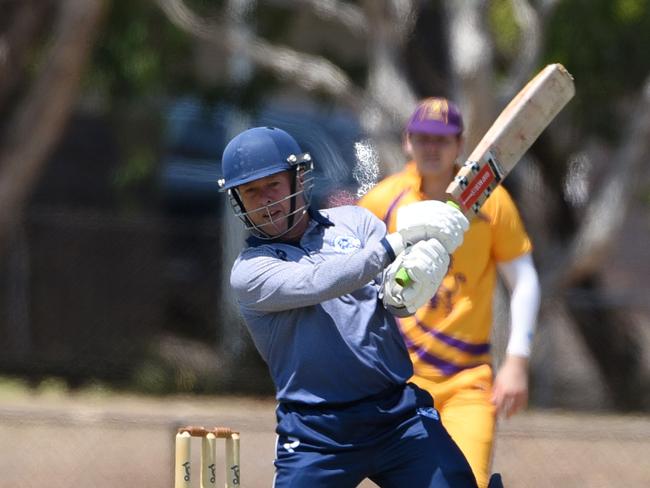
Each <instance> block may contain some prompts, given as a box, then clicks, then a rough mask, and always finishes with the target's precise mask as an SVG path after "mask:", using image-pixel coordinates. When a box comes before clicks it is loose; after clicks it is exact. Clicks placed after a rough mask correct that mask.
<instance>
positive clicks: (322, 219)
mask: <svg viewBox="0 0 650 488" xmlns="http://www.w3.org/2000/svg"><path fill="white" fill-rule="evenodd" d="M307 215H309V217H310V218H311V219H312V220H314V221H315V222H316V223H318V224H320V225H324V226H325V227H331V226H332V225H334V222H332V221H331V220H330V219H328V218H327V217H326V216H325V215H324V214H323V213H322V212H321V211H320V210H315V209H313V208H311V207H309V208H308V209H307ZM275 242H282V241H275V240H269V239H260V238H259V237H256V236H253V235H252V236H249V237H248V239H246V244H248V247H257V246H261V245H263V244H272V243H275ZM283 244H292V243H291V242H284V243H283Z"/></svg>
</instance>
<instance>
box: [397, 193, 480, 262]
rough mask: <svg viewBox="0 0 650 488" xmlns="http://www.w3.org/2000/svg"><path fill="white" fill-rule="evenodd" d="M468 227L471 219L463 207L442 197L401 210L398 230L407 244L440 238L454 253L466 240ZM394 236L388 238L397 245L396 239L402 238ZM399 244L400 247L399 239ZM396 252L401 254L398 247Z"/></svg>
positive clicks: (403, 241)
mask: <svg viewBox="0 0 650 488" xmlns="http://www.w3.org/2000/svg"><path fill="white" fill-rule="evenodd" d="M468 228H469V221H468V220H467V218H465V216H464V215H463V214H462V212H461V211H460V210H458V209H457V208H455V207H453V206H451V205H448V204H446V203H443V202H440V201H438V200H425V201H422V202H416V203H411V204H409V205H405V206H403V207H400V208H399V209H398V210H397V232H396V234H398V235H399V237H401V238H402V243H403V247H408V246H409V245H411V244H415V243H416V242H418V241H421V240H426V239H438V240H439V241H440V242H441V243H442V245H443V246H444V247H445V249H446V250H447V252H448V253H449V254H452V253H453V252H454V251H455V250H456V249H457V248H458V246H460V245H461V244H462V243H463V235H464V233H465V231H466V230H467V229H468ZM390 236H393V234H391V235H390ZM390 236H387V237H386V238H387V240H388V242H389V243H390V244H391V246H393V241H397V240H398V239H397V237H390ZM396 246H397V247H398V248H399V242H397V243H396ZM393 249H395V247H394V246H393ZM395 254H399V252H398V251H397V249H395Z"/></svg>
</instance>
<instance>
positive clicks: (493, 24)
mask: <svg viewBox="0 0 650 488" xmlns="http://www.w3.org/2000/svg"><path fill="white" fill-rule="evenodd" d="M488 24H489V26H490V31H491V32H492V33H493V35H494V44H495V48H496V53H495V54H496V59H497V64H499V65H502V64H504V63H507V62H509V61H511V60H512V59H513V58H514V57H515V56H516V55H517V49H518V47H519V36H520V35H521V32H520V30H519V28H518V27H517V24H516V22H515V21H514V19H513V16H512V2H511V1H510V0H495V1H493V2H491V4H490V9H489V12H488Z"/></svg>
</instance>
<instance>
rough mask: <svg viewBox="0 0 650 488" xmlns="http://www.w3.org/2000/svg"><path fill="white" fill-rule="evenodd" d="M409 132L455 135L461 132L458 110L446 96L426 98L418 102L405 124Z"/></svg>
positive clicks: (461, 120) (460, 119)
mask: <svg viewBox="0 0 650 488" xmlns="http://www.w3.org/2000/svg"><path fill="white" fill-rule="evenodd" d="M406 131H407V132H409V133H424V134H433V135H456V134H460V133H461V132H463V118H462V117H461V115H460V110H458V107H457V106H456V105H455V104H454V103H453V102H450V101H449V100H447V99H446V98H437V97H433V98H427V99H425V100H423V101H422V102H420V104H419V105H418V107H417V108H416V109H415V112H413V115H411V118H410V119H409V121H408V124H407V125H406Z"/></svg>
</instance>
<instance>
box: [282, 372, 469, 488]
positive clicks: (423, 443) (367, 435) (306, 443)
mask: <svg viewBox="0 0 650 488" xmlns="http://www.w3.org/2000/svg"><path fill="white" fill-rule="evenodd" d="M277 420H278V426H277V430H276V432H277V434H278V443H277V447H276V460H275V467H276V474H275V480H274V487H275V488H289V487H291V488H348V487H349V488H354V487H356V486H357V485H359V483H361V481H362V480H364V479H365V478H369V479H371V480H372V481H374V482H375V483H376V484H377V485H379V486H380V487H382V488H398V487H399V488H403V487H409V488H475V487H476V481H475V479H474V475H473V474H472V471H471V468H470V466H469V464H468V463H467V461H466V460H465V457H464V456H463V454H462V453H461V451H460V449H459V448H458V446H457V445H456V444H455V443H454V441H453V440H452V439H451V437H450V436H449V434H448V433H447V431H446V430H445V428H444V427H443V426H442V424H441V423H440V420H439V417H438V412H437V411H436V410H435V409H434V408H433V401H432V399H431V396H430V395H429V394H428V393H427V392H425V391H424V390H421V389H420V388H418V387H417V386H415V385H413V384H411V383H409V384H408V385H405V386H400V387H398V388H396V389H393V390H391V391H390V392H387V393H386V394H385V395H383V396H381V397H379V398H373V399H366V400H361V401H359V402H355V403H353V404H348V405H344V406H327V407H321V406H319V407H316V406H307V405H297V404H286V403H281V404H280V405H279V406H278V408H277Z"/></svg>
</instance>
